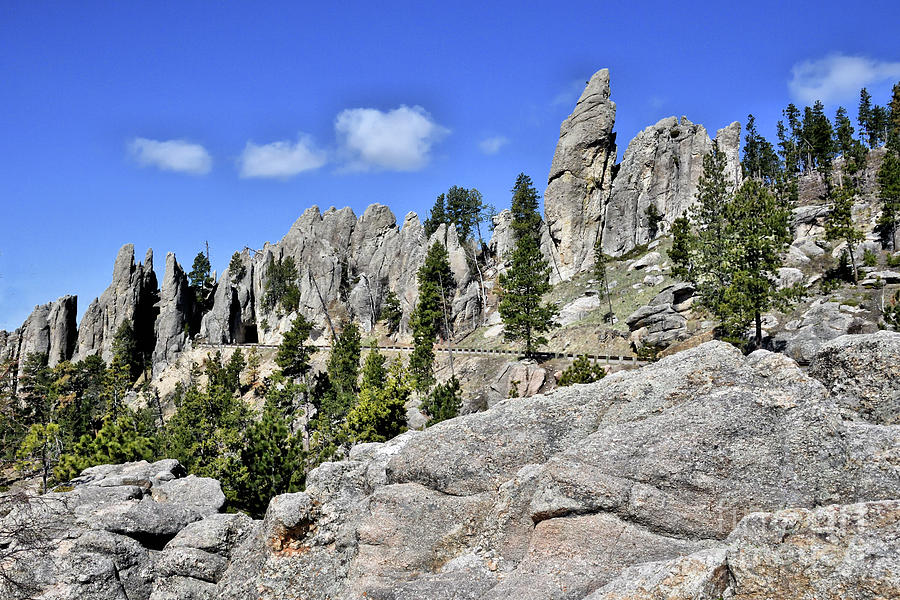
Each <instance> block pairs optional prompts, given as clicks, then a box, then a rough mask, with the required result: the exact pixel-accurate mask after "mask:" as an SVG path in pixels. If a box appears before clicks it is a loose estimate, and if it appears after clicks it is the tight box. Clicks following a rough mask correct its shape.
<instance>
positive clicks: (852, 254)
mask: <svg viewBox="0 0 900 600" xmlns="http://www.w3.org/2000/svg"><path fill="white" fill-rule="evenodd" d="M847 250H849V252H850V265H851V267H850V268H851V269H853V283H854V284H856V283H859V275H858V274H857V271H856V253H855V252H853V244H850V243H849V242H848V243H847Z"/></svg>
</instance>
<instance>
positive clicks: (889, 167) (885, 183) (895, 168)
mask: <svg viewBox="0 0 900 600" xmlns="http://www.w3.org/2000/svg"><path fill="white" fill-rule="evenodd" d="M877 181H878V197H879V198H880V199H881V203H882V205H881V215H880V216H879V217H878V231H879V233H881V237H882V240H883V242H887V244H886V245H888V246H889V247H890V248H891V250H897V234H898V229H900V227H898V225H900V156H898V155H897V153H895V152H894V151H893V150H889V151H888V152H887V154H885V156H884V161H883V162H882V163H881V168H880V169H878V177H877Z"/></svg>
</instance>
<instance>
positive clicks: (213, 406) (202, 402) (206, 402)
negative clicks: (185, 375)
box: [165, 356, 251, 501]
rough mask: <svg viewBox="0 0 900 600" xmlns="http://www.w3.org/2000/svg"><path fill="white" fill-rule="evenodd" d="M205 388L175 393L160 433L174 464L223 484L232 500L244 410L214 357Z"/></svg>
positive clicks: (246, 417)
mask: <svg viewBox="0 0 900 600" xmlns="http://www.w3.org/2000/svg"><path fill="white" fill-rule="evenodd" d="M206 363H207V364H206V374H207V378H206V379H207V385H206V388H205V389H204V388H201V386H200V385H198V384H197V383H196V375H197V374H194V375H192V378H194V379H195V381H194V382H192V383H191V384H190V385H188V386H187V387H186V388H185V387H181V386H179V388H178V389H177V390H176V393H175V406H176V410H175V414H174V415H172V418H171V419H169V422H168V423H167V424H166V428H165V449H166V455H167V456H168V457H170V458H176V459H178V460H179V461H180V462H181V464H182V465H184V467H185V468H186V469H187V470H188V471H189V472H191V473H194V474H196V475H201V476H205V477H213V478H216V479H219V480H220V481H223V487H224V488H225V490H224V491H225V495H226V497H228V498H229V500H231V501H234V499H235V498H236V494H237V493H238V491H237V486H236V483H235V474H237V473H238V472H239V467H240V452H241V450H242V448H243V442H244V432H245V431H246V429H247V426H248V425H249V423H250V420H251V414H250V409H249V408H248V407H247V405H246V404H245V403H244V402H243V400H241V399H240V398H239V397H237V396H236V395H235V391H234V390H233V389H229V387H228V381H227V378H226V377H223V376H222V375H221V372H223V371H224V367H223V366H222V364H221V359H220V357H219V356H216V357H210V358H208V359H207V361H206Z"/></svg>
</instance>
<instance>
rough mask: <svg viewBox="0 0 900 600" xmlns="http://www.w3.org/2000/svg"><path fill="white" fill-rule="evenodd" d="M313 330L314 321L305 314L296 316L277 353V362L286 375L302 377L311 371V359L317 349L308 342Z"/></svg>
mask: <svg viewBox="0 0 900 600" xmlns="http://www.w3.org/2000/svg"><path fill="white" fill-rule="evenodd" d="M311 332H312V323H310V322H309V321H307V320H306V318H305V317H304V316H303V315H297V316H296V317H294V320H293V321H292V322H291V328H290V329H289V330H288V332H287V333H285V334H284V337H283V338H282V341H281V344H280V345H279V346H278V352H277V353H276V354H275V364H277V365H278V368H279V369H281V372H282V373H283V374H284V376H285V377H288V378H297V377H302V376H304V375H306V374H307V373H308V372H309V369H310V364H309V359H310V357H311V356H312V353H313V352H314V351H315V349H314V348H312V347H311V346H309V345H308V344H307V342H308V341H309V334H310V333H311Z"/></svg>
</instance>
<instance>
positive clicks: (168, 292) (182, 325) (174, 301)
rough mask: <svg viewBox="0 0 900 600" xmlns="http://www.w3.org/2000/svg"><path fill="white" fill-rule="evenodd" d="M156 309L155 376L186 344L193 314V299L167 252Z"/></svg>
mask: <svg viewBox="0 0 900 600" xmlns="http://www.w3.org/2000/svg"><path fill="white" fill-rule="evenodd" d="M157 306H158V309H159V316H158V317H157V318H156V323H155V327H154V333H155V336H156V347H155V348H154V349H153V372H154V374H156V373H159V371H160V370H161V369H162V368H164V367H165V366H166V365H167V364H169V362H171V361H172V360H174V359H175V357H176V356H178V354H179V353H180V352H181V351H182V349H183V348H184V345H185V344H186V343H187V341H188V331H189V327H190V322H191V317H192V315H193V312H194V307H193V296H192V295H191V290H190V285H189V282H188V278H187V275H186V274H185V273H184V270H183V269H182V268H181V265H179V264H178V261H177V260H175V255H174V254H172V253H171V252H169V253H168V254H166V271H165V274H164V275H163V283H162V288H161V289H160V291H159V303H158V305H157Z"/></svg>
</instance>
